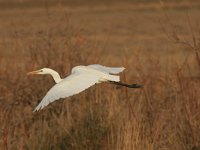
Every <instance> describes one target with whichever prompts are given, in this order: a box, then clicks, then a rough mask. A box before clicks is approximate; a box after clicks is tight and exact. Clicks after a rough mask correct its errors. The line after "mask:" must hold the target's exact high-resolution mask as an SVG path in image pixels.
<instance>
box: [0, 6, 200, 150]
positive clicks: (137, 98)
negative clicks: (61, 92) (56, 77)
mask: <svg viewBox="0 0 200 150" xmlns="http://www.w3.org/2000/svg"><path fill="white" fill-rule="evenodd" d="M37 11H38V10H36V12H29V13H30V14H28V16H29V17H30V18H26V17H27V16H26V15H25V16H23V15H22V16H21V17H22V19H21V20H18V19H15V18H14V17H13V14H11V15H9V14H7V15H8V16H7V17H8V18H7V21H5V22H2V24H1V30H2V29H5V31H4V30H2V34H3V36H2V37H1V41H0V42H1V45H0V52H1V55H0V83H1V84H0V93H1V95H0V108H1V109H0V129H1V133H0V145H1V149H7V150H10V149H11V150H15V149H16V150H18V149H28V150H29V149H30V150H60V149H73V150H74V149H75V150H94V149H95V150H98V149H105V150H144V149H145V150H155V149H156V150H160V149H168V150H172V149H173V150H197V149H199V146H200V141H199V139H200V133H199V132H200V126H199V124H200V117H199V116H200V114H199V113H200V99H199V97H200V95H199V89H200V81H199V69H200V65H199V62H200V61H199V60H200V58H199V51H200V48H199V46H200V44H199V43H200V41H199V36H200V34H199V33H200V32H199V30H198V24H197V25H196V26H194V22H195V21H194V20H192V17H187V16H185V15H184V17H185V18H186V20H187V21H186V23H189V24H186V25H185V26H186V27H188V29H189V30H187V29H185V28H184V27H182V26H180V24H179V22H178V20H174V18H173V17H171V16H173V13H174V14H175V15H177V14H176V13H175V12H174V11H172V12H170V13H171V14H172V15H170V13H169V17H168V16H165V17H163V16H161V24H159V21H158V22H157V24H159V27H161V28H160V29H161V30H160V32H159V31H158V30H154V32H157V34H161V33H162V35H163V36H161V37H163V39H162V40H164V42H163V41H161V40H159V39H161V37H157V36H155V39H154V40H156V42H158V45H159V46H160V47H159V48H160V49H161V51H162V50H163V51H162V52H160V51H156V50H158V48H157V49H156V50H153V48H155V47H154V45H153V43H149V42H146V43H145V42H144V43H142V44H146V45H145V46H143V47H142V46H141V45H140V43H139V44H137V43H134V42H133V43H134V44H135V45H136V46H135V45H131V44H130V43H129V41H128V40H130V39H132V38H133V39H136V38H139V40H144V41H145V40H146V41H147V40H148V39H149V38H150V37H151V36H153V35H155V33H154V34H151V30H152V29H154V28H155V27H154V26H153V25H154V24H151V23H150V24H149V26H148V28H149V29H148V32H147V33H145V32H144V31H145V30H144V29H145V26H144V25H142V27H141V28H140V27H139V25H137V23H135V22H137V21H138V22H141V20H140V17H138V18H134V17H133V18H131V17H130V18H131V19H130V18H129V20H128V23H129V24H128V25H127V26H123V25H124V23H125V21H126V20H125V19H124V22H123V20H117V19H120V18H121V19H123V18H124V16H123V14H124V12H122V16H119V18H117V17H116V18H115V19H116V20H114V21H113V22H114V23H113V24H112V25H114V27H113V26H110V25H109V24H108V23H107V22H106V21H105V20H104V18H106V17H107V16H106V15H105V14H104V13H106V12H103V17H102V16H101V15H100V16H98V13H99V12H96V13H97V17H99V18H100V19H102V18H103V19H102V20H103V21H102V22H101V23H100V22H98V21H97V22H95V21H94V20H95V19H94V18H95V17H94V16H93V17H92V18H93V19H94V20H93V21H91V22H92V23H94V24H92V23H89V22H88V25H89V27H86V28H85V25H86V23H83V24H80V23H79V24H78V25H77V21H76V20H73V19H72V18H74V17H77V14H76V13H75V14H73V13H72V14H71V13H69V12H66V11H55V10H53V11H51V10H50V9H49V8H45V9H44V10H43V11H42V12H40V11H38V12H37ZM17 13H18V15H19V14H23V11H22V12H20V11H19V12H17ZM35 13H36V14H37V15H40V16H39V17H38V16H37V15H36V14H35ZM112 13H113V12H111V13H108V15H110V16H109V17H111V18H112V17H113V16H112ZM114 13H116V14H118V12H114ZM129 13H130V12H129ZM134 13H136V14H139V13H138V12H134ZM147 13H148V12H147ZM150 13H152V12H150ZM116 14H115V15H116ZM194 14H196V12H194ZM78 15H81V14H78ZM82 15H86V16H87V15H88V16H89V17H88V18H89V19H90V17H91V16H90V14H87V13H86V12H84V14H82ZM115 15H114V16H115ZM129 15H130V16H131V14H129ZM150 15H152V16H154V15H155V14H154V13H153V14H150ZM178 15H179V14H178ZM19 16H20V15H19ZM36 16H37V17H38V19H37V20H34V19H33V18H36ZM9 17H10V18H9ZM82 17H83V16H82ZM101 17H102V18H101ZM109 17H107V21H108V19H109ZM141 17H144V18H145V19H147V20H142V21H143V23H144V24H145V23H146V22H145V21H148V17H149V16H148V14H142V13H141ZM88 18H87V17H86V22H87V21H88V20H89V19H88ZM189 18H190V19H189ZM31 19H33V20H32V22H30V21H31ZM79 19H80V18H79ZM151 19H152V18H151V17H150V20H151ZM25 20H29V22H26V21H25ZM121 21H122V22H121ZM119 22H121V24H120V23H119ZM177 22H178V23H177ZM97 23H99V24H101V25H103V24H104V25H105V27H104V26H102V28H103V29H101V25H98V24H97ZM106 23H107V24H106ZM181 23H183V22H181ZM195 23H196V22H195ZM36 25H37V26H36ZM133 25H134V26H133ZM135 25H136V26H135ZM92 27H93V28H92ZM106 27H108V28H106ZM109 27H113V29H112V30H111V28H109ZM90 28H91V29H92V30H89V29H90ZM125 28H128V31H125V30H123V29H125ZM142 29H143V30H142ZM180 31H181V32H180ZM139 33H144V35H143V36H141V35H138V34H139ZM94 34H96V36H94ZM125 35H127V36H128V37H126V36H125ZM167 37H168V38H167ZM113 38H114V39H113ZM120 40H122V42H125V44H127V46H125V47H124V46H121V45H120V44H119V43H120V42H121V41H120ZM102 41H103V42H102ZM151 42H152V41H151ZM162 42H163V43H165V44H166V45H164V44H163V43H162ZM116 44H118V45H117V46H118V47H120V46H121V47H120V48H121V49H122V50H119V48H118V49H117V47H116V46H115V45H116ZM129 46H130V47H129ZM161 46H163V47H161ZM172 47H173V50H171V49H172ZM131 48H132V49H133V50H129V49H131ZM105 49H107V50H108V49H110V50H111V51H110V52H107V51H105ZM165 49H170V51H165ZM183 56H184V57H183ZM185 56H186V57H185ZM163 59H164V60H163ZM94 63H100V64H103V65H107V66H119V65H122V66H125V67H126V68H127V70H126V71H125V73H123V74H121V76H122V80H123V81H124V82H138V83H142V84H144V88H143V89H136V90H133V89H126V88H119V87H116V86H113V85H109V84H106V83H104V84H99V85H96V86H94V87H91V88H90V89H89V90H87V91H85V92H83V93H80V94H78V95H76V96H73V97H70V98H66V99H65V100H59V101H56V102H55V103H52V104H51V105H49V106H48V107H46V108H45V109H44V110H42V111H40V112H37V113H32V110H33V109H34V108H35V106H36V105H37V103H38V102H39V101H40V100H41V99H42V97H43V96H44V94H45V93H46V92H47V91H48V89H49V88H50V87H51V86H52V85H53V84H54V83H53V81H52V79H51V77H48V76H34V77H27V76H26V72H28V71H32V70H35V69H39V68H43V67H50V68H53V69H55V70H57V71H58V72H59V73H60V74H61V76H62V77H64V76H65V75H67V74H68V73H69V71H70V70H71V68H72V67H73V66H75V65H81V64H84V65H87V64H94Z"/></svg>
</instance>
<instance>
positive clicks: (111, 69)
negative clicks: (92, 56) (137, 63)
mask: <svg viewBox="0 0 200 150" xmlns="http://www.w3.org/2000/svg"><path fill="white" fill-rule="evenodd" d="M88 67H90V68H93V69H95V70H98V71H101V72H104V73H107V74H109V73H111V74H118V73H120V72H122V71H123V70H124V69H125V68H124V67H106V66H102V65H99V64H94V65H89V66H88Z"/></svg>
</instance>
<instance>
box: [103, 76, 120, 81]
mask: <svg viewBox="0 0 200 150" xmlns="http://www.w3.org/2000/svg"><path fill="white" fill-rule="evenodd" d="M101 80H102V81H115V82H119V81H120V78H119V76H116V75H107V76H105V77H103V78H102V79H101Z"/></svg>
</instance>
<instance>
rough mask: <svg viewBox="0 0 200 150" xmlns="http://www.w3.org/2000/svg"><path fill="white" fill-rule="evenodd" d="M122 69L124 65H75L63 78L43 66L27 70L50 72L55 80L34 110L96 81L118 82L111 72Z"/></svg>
mask: <svg viewBox="0 0 200 150" xmlns="http://www.w3.org/2000/svg"><path fill="white" fill-rule="evenodd" d="M124 69H125V68H124V67H114V68H113V67H105V66H102V65H98V64H95V65H89V66H76V67H74V68H72V73H71V75H69V76H68V77H66V78H64V79H61V78H60V76H59V74H58V73H57V72H56V71H54V70H52V69H49V68H43V69H40V70H37V71H32V72H29V73H28V74H50V75H52V77H53V79H54V80H55V82H56V84H55V85H54V86H53V87H52V88H51V89H50V90H49V91H48V92H47V94H46V96H45V97H44V98H43V99H42V101H41V102H40V104H39V105H38V106H37V107H36V108H35V110H34V111H38V110H40V109H43V108H44V107H45V106H47V105H48V104H49V103H52V102H54V101H55V100H58V99H60V98H65V97H69V96H72V95H75V94H78V93H80V92H82V91H84V90H85V89H87V88H89V87H90V86H93V85H94V84H96V83H100V82H104V81H114V82H119V81H120V77H119V76H118V75H112V74H118V73H120V72H122V71H123V70H124Z"/></svg>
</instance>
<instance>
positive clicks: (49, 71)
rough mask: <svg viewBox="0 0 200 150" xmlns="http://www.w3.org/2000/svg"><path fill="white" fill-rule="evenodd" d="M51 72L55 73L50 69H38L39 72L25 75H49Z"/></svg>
mask: <svg viewBox="0 0 200 150" xmlns="http://www.w3.org/2000/svg"><path fill="white" fill-rule="evenodd" d="M52 72H55V71H54V70H52V69H50V68H43V69H40V70H35V71H31V72H28V73H27V75H32V74H51V73H52Z"/></svg>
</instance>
